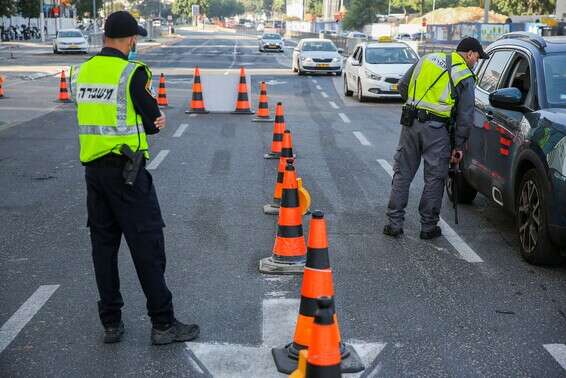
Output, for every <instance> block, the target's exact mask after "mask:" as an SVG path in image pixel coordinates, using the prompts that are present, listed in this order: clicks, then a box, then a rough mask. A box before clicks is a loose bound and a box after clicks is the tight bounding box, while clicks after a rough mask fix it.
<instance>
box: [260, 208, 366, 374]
mask: <svg viewBox="0 0 566 378" xmlns="http://www.w3.org/2000/svg"><path fill="white" fill-rule="evenodd" d="M318 297H329V298H332V299H333V298H334V283H333V279H332V270H331V269H330V260H329V257H328V237H327V231H326V221H325V220H324V214H323V213H322V211H318V210H315V211H313V213H312V219H311V222H310V227H309V236H308V248H307V261H306V264H305V268H304V273H303V282H302V284H301V304H300V306H299V316H298V317H297V325H296V327H295V334H294V336H293V341H292V342H291V343H289V344H287V345H285V346H283V347H280V348H273V349H272V351H271V352H272V354H273V359H274V360H275V365H276V366H277V370H278V371H279V372H281V373H287V374H288V373H289V372H291V371H293V370H294V369H295V368H296V366H297V358H298V355H299V352H300V351H301V350H304V349H310V347H311V346H312V344H311V343H312V330H313V322H314V317H315V309H316V305H315V303H316V299H317V298H318ZM332 313H333V315H334V321H333V323H334V332H335V336H334V337H335V339H336V340H337V343H336V345H337V346H338V347H339V350H340V355H341V359H342V367H341V369H342V372H343V373H355V372H359V371H362V370H363V369H364V365H363V363H362V362H361V360H360V357H359V356H358V354H357V353H356V351H355V350H354V348H353V347H352V346H351V345H348V344H344V343H342V341H341V338H340V329H339V327H338V320H337V318H336V313H335V309H334V305H333V306H332Z"/></svg>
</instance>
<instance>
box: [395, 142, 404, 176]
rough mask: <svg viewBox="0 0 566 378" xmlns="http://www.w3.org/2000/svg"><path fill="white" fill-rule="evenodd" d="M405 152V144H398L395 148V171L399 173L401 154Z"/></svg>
mask: <svg viewBox="0 0 566 378" xmlns="http://www.w3.org/2000/svg"><path fill="white" fill-rule="evenodd" d="M402 153H403V145H398V146H397V148H396V149H395V155H394V156H393V172H395V173H399V171H400V170H401V163H400V161H401V154H402Z"/></svg>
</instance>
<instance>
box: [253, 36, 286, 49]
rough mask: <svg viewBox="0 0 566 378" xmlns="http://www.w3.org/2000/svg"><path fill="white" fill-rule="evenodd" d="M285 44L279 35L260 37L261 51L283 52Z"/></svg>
mask: <svg viewBox="0 0 566 378" xmlns="http://www.w3.org/2000/svg"><path fill="white" fill-rule="evenodd" d="M284 48H285V44H284V42H283V39H282V38H281V35H280V34H279V33H263V35H262V36H261V37H259V51H260V52H264V51H270V50H271V51H279V52H283V49H284Z"/></svg>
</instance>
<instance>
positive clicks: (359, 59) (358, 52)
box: [354, 47, 364, 63]
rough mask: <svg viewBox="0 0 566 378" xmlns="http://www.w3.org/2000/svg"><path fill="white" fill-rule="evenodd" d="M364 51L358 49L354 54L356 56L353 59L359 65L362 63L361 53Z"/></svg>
mask: <svg viewBox="0 0 566 378" xmlns="http://www.w3.org/2000/svg"><path fill="white" fill-rule="evenodd" d="M363 51H364V49H363V47H358V51H357V52H356V56H355V57H354V59H356V61H357V62H359V63H361V61H362V52H363Z"/></svg>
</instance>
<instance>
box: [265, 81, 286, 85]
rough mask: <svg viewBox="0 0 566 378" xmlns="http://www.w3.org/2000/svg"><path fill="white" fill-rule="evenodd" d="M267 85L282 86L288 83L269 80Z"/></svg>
mask: <svg viewBox="0 0 566 378" xmlns="http://www.w3.org/2000/svg"><path fill="white" fill-rule="evenodd" d="M265 84H267V85H281V84H287V82H286V81H279V80H269V81H267V82H266V83H265Z"/></svg>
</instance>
